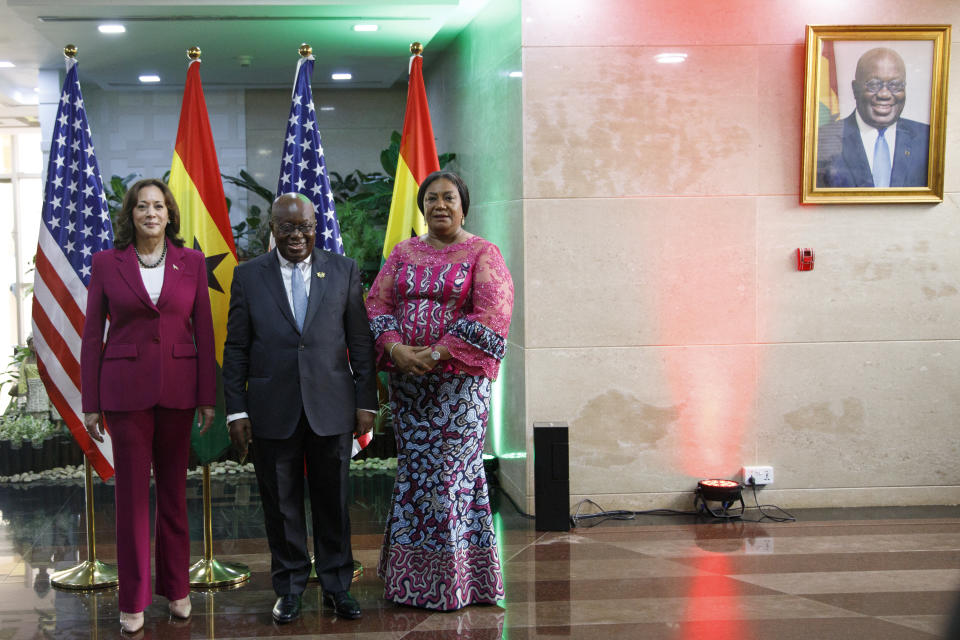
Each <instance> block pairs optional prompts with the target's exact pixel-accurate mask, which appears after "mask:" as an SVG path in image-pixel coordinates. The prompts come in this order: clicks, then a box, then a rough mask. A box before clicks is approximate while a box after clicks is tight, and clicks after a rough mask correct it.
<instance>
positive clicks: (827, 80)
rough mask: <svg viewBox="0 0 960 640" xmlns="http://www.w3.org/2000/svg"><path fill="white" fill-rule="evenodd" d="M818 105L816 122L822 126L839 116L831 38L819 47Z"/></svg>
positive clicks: (835, 62)
mask: <svg viewBox="0 0 960 640" xmlns="http://www.w3.org/2000/svg"><path fill="white" fill-rule="evenodd" d="M819 80H820V83H819V84H820V86H819V87H818V89H819V94H820V105H819V114H818V115H817V124H818V125H819V126H821V127H822V126H823V125H825V124H830V123H831V122H835V121H836V120H837V119H838V118H839V117H840V98H839V92H838V90H837V58H836V56H834V54H833V40H824V41H823V42H822V44H821V49H820V78H819Z"/></svg>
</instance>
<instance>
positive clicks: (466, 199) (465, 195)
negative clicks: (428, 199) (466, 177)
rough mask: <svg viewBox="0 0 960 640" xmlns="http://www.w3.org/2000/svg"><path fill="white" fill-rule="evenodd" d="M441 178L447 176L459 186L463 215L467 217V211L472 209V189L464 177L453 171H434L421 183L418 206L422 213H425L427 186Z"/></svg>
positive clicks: (418, 192)
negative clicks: (470, 189) (469, 188)
mask: <svg viewBox="0 0 960 640" xmlns="http://www.w3.org/2000/svg"><path fill="white" fill-rule="evenodd" d="M440 178H446V179H447V180H449V181H450V182H452V183H453V184H454V186H455V187H456V188H457V191H459V192H460V206H461V207H462V208H463V217H464V218H466V217H467V211H469V209H470V191H469V190H468V189H467V185H466V183H465V182H464V181H463V178H461V177H460V176H458V175H457V174H455V173H454V172H453V171H434V172H433V173H431V174H430V175H428V176H427V177H426V178H424V179H423V182H422V183H421V184H420V190H419V191H417V206H418V207H420V213H423V196H424V194H425V193H426V192H427V187H429V186H430V184H431V183H433V182H436V181H437V180H439V179H440Z"/></svg>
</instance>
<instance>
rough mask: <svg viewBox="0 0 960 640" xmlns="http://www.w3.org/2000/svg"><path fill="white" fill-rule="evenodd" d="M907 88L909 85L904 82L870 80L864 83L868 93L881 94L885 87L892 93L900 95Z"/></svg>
mask: <svg viewBox="0 0 960 640" xmlns="http://www.w3.org/2000/svg"><path fill="white" fill-rule="evenodd" d="M906 86H907V83H906V82H904V81H903V80H887V81H886V82H884V81H883V80H868V81H866V82H864V83H863V88H864V89H865V90H866V91H867V93H880V92H881V91H882V90H883V88H884V87H886V88H887V91H889V92H890V93H900V92H901V91H903V89H904V87H906Z"/></svg>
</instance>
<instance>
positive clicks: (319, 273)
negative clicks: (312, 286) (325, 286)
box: [317, 271, 327, 278]
mask: <svg viewBox="0 0 960 640" xmlns="http://www.w3.org/2000/svg"><path fill="white" fill-rule="evenodd" d="M317 277H318V278H326V277H327V272H326V271H317Z"/></svg>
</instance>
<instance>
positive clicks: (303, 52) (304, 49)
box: [271, 42, 363, 582]
mask: <svg viewBox="0 0 960 640" xmlns="http://www.w3.org/2000/svg"><path fill="white" fill-rule="evenodd" d="M297 53H299V54H300V57H301V58H309V57H311V56H312V55H313V47H311V46H310V45H309V44H307V43H306V42H304V43H303V44H301V45H300V47H299V48H298V49H297ZM299 72H300V66H299V65H297V74H298V75H299ZM293 82H294V90H296V82H297V77H294V79H293ZM318 130H319V128H318ZM271 241H272V239H271ZM314 560H315V558H314V554H313V553H311V554H310V574H309V575H308V576H307V581H308V582H319V580H320V578H318V577H317V567H316V565H315V564H314ZM362 575H363V565H362V564H361V563H360V562H358V561H357V560H354V561H353V580H352V582H356V581H357V580H359V579H360V576H362Z"/></svg>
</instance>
